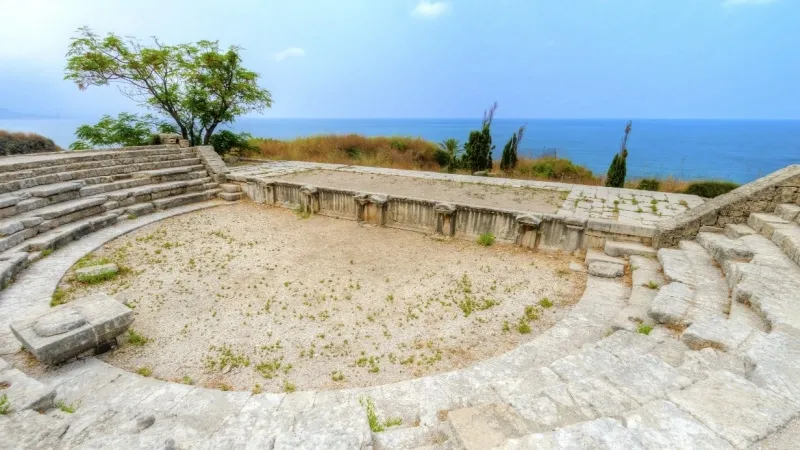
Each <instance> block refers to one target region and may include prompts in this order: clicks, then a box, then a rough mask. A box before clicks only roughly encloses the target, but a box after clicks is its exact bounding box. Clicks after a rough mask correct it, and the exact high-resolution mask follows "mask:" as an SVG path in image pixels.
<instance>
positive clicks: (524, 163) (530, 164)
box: [516, 157, 597, 182]
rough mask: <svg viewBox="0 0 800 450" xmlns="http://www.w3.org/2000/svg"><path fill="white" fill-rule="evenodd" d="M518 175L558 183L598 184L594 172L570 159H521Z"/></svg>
mask: <svg viewBox="0 0 800 450" xmlns="http://www.w3.org/2000/svg"><path fill="white" fill-rule="evenodd" d="M516 173H517V174H519V175H521V176H525V177H530V178H536V179H546V180H558V181H591V182H597V180H596V178H595V176H594V175H593V174H592V171H591V170H589V169H587V168H586V167H584V166H579V165H577V164H575V163H573V162H572V161H570V160H568V159H558V158H553V157H543V158H537V159H525V158H521V159H520V160H519V162H518V163H517V169H516Z"/></svg>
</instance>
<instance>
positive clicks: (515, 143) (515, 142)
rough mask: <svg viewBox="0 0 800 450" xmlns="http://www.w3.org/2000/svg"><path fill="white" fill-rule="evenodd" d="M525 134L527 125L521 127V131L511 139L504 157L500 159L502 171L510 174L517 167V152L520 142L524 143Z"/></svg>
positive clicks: (504, 149) (504, 150) (505, 149)
mask: <svg viewBox="0 0 800 450" xmlns="http://www.w3.org/2000/svg"><path fill="white" fill-rule="evenodd" d="M523 134H525V125H523V126H521V127H519V130H518V131H517V132H516V133H514V134H512V135H511V138H510V139H509V140H508V142H507V143H506V146H505V147H504V148H503V156H502V158H501V159H500V169H502V170H504V171H506V172H508V171H511V170H514V168H515V167H517V159H518V158H517V150H518V148H519V143H520V141H522V135H523Z"/></svg>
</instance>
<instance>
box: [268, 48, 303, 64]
mask: <svg viewBox="0 0 800 450" xmlns="http://www.w3.org/2000/svg"><path fill="white" fill-rule="evenodd" d="M300 56H306V51H305V50H303V49H302V48H299V47H289V48H287V49H286V50H284V51H282V52H278V53H275V61H283V60H284V59H287V58H294V57H300Z"/></svg>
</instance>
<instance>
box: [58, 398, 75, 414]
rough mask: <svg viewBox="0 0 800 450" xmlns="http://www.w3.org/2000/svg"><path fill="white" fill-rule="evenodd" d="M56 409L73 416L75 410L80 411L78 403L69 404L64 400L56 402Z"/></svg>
mask: <svg viewBox="0 0 800 450" xmlns="http://www.w3.org/2000/svg"><path fill="white" fill-rule="evenodd" d="M56 408H58V409H60V410H61V411H64V412H65V413H68V414H72V413H74V412H75V410H77V409H78V404H77V403H71V404H67V403H66V402H65V401H64V400H59V401H57V402H56Z"/></svg>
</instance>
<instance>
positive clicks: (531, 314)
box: [525, 306, 539, 322]
mask: <svg viewBox="0 0 800 450" xmlns="http://www.w3.org/2000/svg"><path fill="white" fill-rule="evenodd" d="M525 320H526V321H527V322H530V321H532V320H539V311H538V310H536V308H534V307H533V306H526V307H525Z"/></svg>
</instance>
